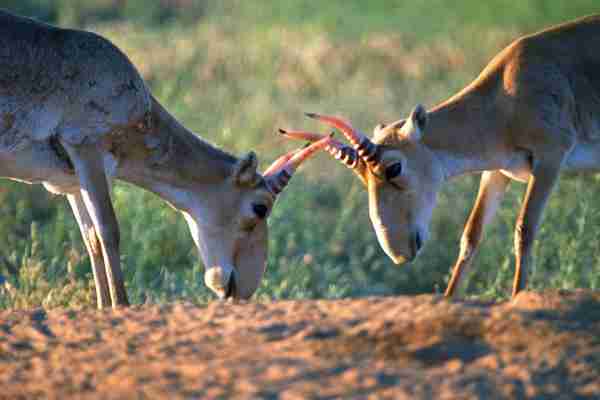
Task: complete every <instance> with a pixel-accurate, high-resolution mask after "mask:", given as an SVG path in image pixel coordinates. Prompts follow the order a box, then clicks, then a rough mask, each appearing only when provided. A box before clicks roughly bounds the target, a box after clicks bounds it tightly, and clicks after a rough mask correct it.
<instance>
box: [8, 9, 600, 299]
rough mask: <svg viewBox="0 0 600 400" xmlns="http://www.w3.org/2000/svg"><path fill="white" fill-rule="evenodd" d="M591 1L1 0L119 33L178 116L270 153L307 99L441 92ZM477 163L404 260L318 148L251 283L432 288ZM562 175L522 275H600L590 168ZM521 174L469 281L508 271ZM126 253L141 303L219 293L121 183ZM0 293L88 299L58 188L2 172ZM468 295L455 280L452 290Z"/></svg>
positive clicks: (366, 103)
mask: <svg viewBox="0 0 600 400" xmlns="http://www.w3.org/2000/svg"><path fill="white" fill-rule="evenodd" d="M599 6H600V4H599V3H598V1H597V0H571V1H568V2H553V1H541V0H528V1H524V0H523V1H519V2H514V1H501V0H488V1H485V2H483V1H475V0H467V1H459V2H448V1H442V0H434V1H427V2H425V1H418V2H415V1H392V0H387V1H383V0H371V1H369V2H366V1H359V0H346V1H342V0H335V1H334V0H330V1H327V2H316V1H308V0H297V1H292V0H288V1H286V0H279V1H271V0H263V1H260V2H251V1H241V0H221V1H216V0H215V1H194V0H152V1H151V0H86V1H77V0H55V1H51V0H2V1H0V7H3V8H5V9H8V10H10V11H13V12H16V13H20V14H23V15H28V16H32V17H35V18H38V19H40V20H43V21H47V22H50V23H54V24H59V25H61V26H65V27H76V28H83V29H88V30H92V31H95V32H97V33H100V34H101V35H104V36H106V37H107V38H109V39H110V40H111V41H113V42H114V43H115V44H116V45H117V46H118V47H120V48H121V49H122V50H123V51H124V52H125V53H126V54H127V55H128V56H129V57H130V58H131V60H132V61H133V63H134V64H135V65H136V66H137V67H138V69H139V70H140V72H141V73H142V75H143V76H144V78H145V79H146V80H147V82H148V83H149V85H150V87H151V88H152V91H153V92H154V93H155V95H156V96H157V97H158V98H159V99H160V100H161V102H162V103H163V104H164V105H165V106H166V107H167V108H168V109H169V110H170V111H171V112H172V113H173V114H175V115H176V116H177V117H178V118H179V119H180V120H181V121H182V122H183V123H184V124H185V125H186V126H187V127H189V128H190V129H192V130H193V131H195V132H197V133H198V134H199V135H201V136H202V137H204V138H206V139H208V140H210V141H212V142H213V143H215V144H217V145H218V146H219V147H221V148H224V149H226V150H228V151H229V152H232V153H234V154H237V155H239V154H242V153H243V152H246V151H248V150H255V151H256V152H257V153H258V154H259V157H260V160H261V166H262V168H265V167H266V166H267V165H268V164H269V162H270V161H272V160H273V159H274V158H275V157H276V156H277V155H279V154H281V153H282V151H284V150H287V149H291V148H293V147H294V145H297V143H290V142H288V141H286V140H284V139H281V138H279V137H277V135H276V134H275V131H276V128H277V127H279V126H281V127H306V128H311V129H317V128H320V127H319V126H318V125H316V124H315V123H314V122H311V121H310V120H307V119H305V118H303V114H302V113H303V112H304V111H318V112H323V113H337V114H341V115H345V116H347V117H349V118H351V120H352V121H353V123H354V124H355V125H356V126H358V127H360V128H362V129H364V130H366V131H370V130H371V128H372V127H373V126H374V125H375V124H376V123H378V122H382V121H387V122H389V121H392V120H396V119H398V118H400V117H403V116H406V115H407V114H408V112H409V111H410V110H411V109H412V107H413V106H414V105H415V104H416V103H418V102H420V103H423V104H425V105H426V106H427V107H431V106H433V105H435V104H436V103H437V102H440V101H442V100H444V99H445V98H447V97H449V96H450V95H451V94H453V93H454V92H456V91H457V90H458V89H460V88H462V87H463V86H465V85H466V84H467V83H469V82H470V81H471V80H472V79H474V78H475V77H476V76H477V74H478V73H479V71H480V70H481V69H482V68H483V66H484V65H485V64H486V62H487V61H488V60H489V59H490V58H491V57H492V56H493V55H494V54H496V53H497V52H498V51H499V50H500V49H502V48H503V47H504V46H505V45H507V44H508V43H510V42H511V41H512V40H513V39H514V38H515V37H517V36H519V35H520V34H523V33H526V32H532V31H535V30H539V29H542V28H544V27H547V26H548V25H551V24H555V23H559V22H562V21H566V20H569V19H572V18H575V17H580V16H583V15H588V14H591V13H594V12H596V11H598V8H599ZM478 178H479V177H478V176H466V177H463V178H460V179H457V180H455V181H454V182H453V183H452V184H449V185H447V186H446V188H445V190H444V191H443V193H442V195H441V197H440V199H439V205H438V208H437V210H436V212H435V214H434V219H433V223H432V226H431V229H432V237H431V240H430V241H429V242H428V244H427V246H426V247H425V250H424V252H423V253H422V255H421V257H420V258H419V259H418V261H416V262H415V263H413V264H411V265H403V266H395V265H394V264H393V263H392V262H391V261H389V260H388V259H387V258H386V256H385V254H384V253H383V251H382V250H381V249H380V248H379V246H378V244H377V241H376V238H375V235H374V233H373V231H372V228H371V225H370V222H369V219H368V215H367V199H366V195H365V193H364V190H363V189H362V187H361V186H360V184H359V182H358V180H357V179H355V178H354V176H353V175H352V174H351V173H350V171H348V170H346V169H345V168H344V167H342V166H341V165H338V164H337V163H336V162H335V161H334V160H331V159H329V158H328V157H326V156H325V155H320V156H319V157H317V158H316V159H314V160H313V161H312V162H310V163H309V164H307V165H305V166H304V167H303V168H302V170H301V173H299V174H297V176H296V177H294V180H293V181H292V184H291V185H290V188H289V189H288V190H287V191H286V192H285V194H284V195H283V196H282V197H281V198H280V199H279V200H278V203H277V207H276V209H275V211H274V213H273V216H272V218H271V219H270V226H271V232H272V234H271V243H270V258H269V266H268V272H267V274H266V278H265V279H264V282H263V284H262V286H261V288H260V289H259V291H258V293H257V295H256V297H255V298H257V299H259V300H271V299H289V298H294V299H295V298H334V297H347V296H366V295H392V294H414V293H431V292H439V291H442V290H443V289H444V287H445V285H446V282H447V279H448V276H449V271H450V267H451V266H452V264H453V262H454V260H455V257H456V255H457V253H458V243H459V238H460V234H461V232H462V227H463V224H464V222H465V220H466V218H467V216H468V212H469V210H470V208H471V206H472V203H473V201H474V199H475V195H476V192H477V185H478ZM597 180H598V179H597V177H596V176H594V175H581V176H564V177H563V178H562V180H561V182H560V185H559V188H558V190H557V191H556V193H555V194H554V195H553V196H552V199H551V201H550V204H549V207H548V209H547V211H546V214H545V220H544V222H543V225H542V228H541V232H540V234H539V240H538V241H537V242H536V246H535V250H534V257H535V262H534V268H533V270H532V271H531V275H530V276H531V279H530V287H531V288H532V289H541V288H546V287H554V288H572V287H589V288H598V287H600V265H599V264H600V241H599V232H600V230H598V229H597V226H598V225H599V223H600V207H597V206H596V205H595V204H594V203H595V201H594V198H598V197H599V195H600V184H598V183H597V182H596V181H597ZM523 189H524V186H523V185H521V184H517V183H513V184H512V185H511V190H510V192H509V194H508V196H507V197H506V199H505V201H504V203H503V207H502V208H501V210H500V211H499V213H498V216H497V218H496V220H495V221H494V223H493V224H492V225H491V226H489V227H488V229H487V234H486V239H485V241H484V243H483V246H482V249H481V251H480V254H479V255H478V258H477V261H476V268H475V269H474V273H473V274H472V275H471V276H470V278H469V280H468V285H467V292H466V293H468V294H469V295H478V296H489V297H502V296H505V295H506V294H507V293H508V288H509V287H510V282H511V279H512V273H513V254H512V231H513V226H514V221H515V218H516V213H517V210H518V207H519V205H520V202H521V196H522V193H523ZM114 201H115V203H116V209H117V213H118V217H119V221H120V226H121V231H122V260H123V268H124V272H125V276H126V278H127V288H128V292H129V295H130V298H131V300H132V301H133V302H135V303H144V302H159V301H170V300H174V299H182V298H183V299H187V300H190V301H194V302H198V303H202V302H205V301H207V300H209V299H211V298H213V297H212V295H211V294H210V293H209V291H208V290H207V289H206V288H205V287H204V285H203V283H202V266H201V265H200V264H199V259H198V257H197V255H196V250H195V248H194V247H193V245H192V241H191V238H190V235H189V233H188V231H187V227H186V226H185V224H184V221H183V218H181V217H180V216H179V215H178V214H176V213H175V212H174V211H172V210H171V209H170V208H169V207H167V206H166V205H165V204H164V203H162V202H161V200H160V199H158V198H157V197H155V196H154V195H151V194H149V193H146V192H144V191H142V190H141V189H138V188H135V187H132V186H128V185H125V184H117V185H116V186H115V189H114ZM0 238H2V240H3V243H2V246H1V247H0V274H1V275H4V276H5V277H6V278H7V283H6V284H5V285H4V287H2V288H1V289H0V308H11V307H31V306H37V305H43V306H46V307H52V306H93V305H94V301H95V294H94V290H93V282H92V277H91V272H90V265H89V260H88V257H87V254H86V252H85V249H84V246H83V242H82V241H81V239H80V236H79V231H78V229H77V227H76V223H75V220H74V218H73V216H72V215H71V212H70V209H69V208H68V205H67V203H66V201H65V200H64V199H62V198H60V197H56V196H52V195H50V194H48V193H46V192H45V190H44V189H43V188H42V187H40V186H28V185H23V184H18V183H12V182H11V181H8V180H1V181H0ZM463 294H464V292H463Z"/></svg>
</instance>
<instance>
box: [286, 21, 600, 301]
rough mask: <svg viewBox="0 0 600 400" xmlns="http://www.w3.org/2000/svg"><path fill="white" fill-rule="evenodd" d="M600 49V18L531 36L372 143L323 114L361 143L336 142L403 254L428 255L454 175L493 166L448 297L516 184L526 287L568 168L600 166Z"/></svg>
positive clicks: (385, 240)
mask: <svg viewBox="0 0 600 400" xmlns="http://www.w3.org/2000/svg"><path fill="white" fill-rule="evenodd" d="M599 49H600V16H590V17H585V18H582V19H579V20H576V21H573V22H569V23H565V24H563V25H559V26H556V27H553V28H550V29H547V30H544V31H542V32H539V33H536V34H533V35H529V36H524V37H522V38H520V39H518V40H516V41H514V42H513V43H512V44H510V45H509V46H508V47H507V48H505V49H504V50H502V51H501V52H500V53H499V54H498V55H497V56H496V57H494V58H493V59H492V61H491V62H490V63H489V64H488V65H487V66H486V67H485V68H484V70H483V71H482V72H481V74H480V75H479V77H478V78H477V79H476V80H475V81H474V82H472V83H471V84H470V85H468V86H467V87H466V88H464V89H463V90H462V91H460V92H459V93H457V94H456V95H454V96H453V97H451V98H450V99H448V100H446V101H444V102H442V103H441V104H439V105H437V106H436V107H434V108H433V109H431V110H430V111H426V110H425V109H424V108H423V107H422V106H420V105H419V106H417V107H416V108H415V109H414V111H413V112H412V113H411V115H410V116H409V118H408V119H406V120H404V119H403V120H399V121H397V122H394V123H392V124H388V125H386V124H380V125H378V126H377V127H376V128H375V132H374V138H373V140H370V139H369V138H367V137H366V136H365V135H363V134H362V133H360V132H359V131H357V130H356V129H354V128H352V126H351V125H350V124H349V123H348V122H346V121H344V120H342V119H339V118H335V117H327V116H320V115H314V117H315V118H318V119H320V120H321V121H323V122H325V123H328V124H329V125H333V126H335V127H337V128H339V129H340V130H342V132H344V133H345V135H346V137H347V138H348V139H349V140H350V142H351V144H352V146H347V145H344V144H342V143H340V142H335V143H331V144H330V145H329V146H328V147H327V149H328V150H329V152H330V153H331V154H333V155H334V156H336V157H337V158H339V159H341V160H342V161H343V162H344V163H345V164H346V165H347V166H349V167H351V168H352V169H353V170H354V172H356V173H357V175H358V176H359V177H360V178H361V180H362V181H363V182H364V183H365V185H366V186H367V190H368V192H369V210H370V218H371V221H372V223H373V226H374V228H375V231H376V233H377V238H378V240H379V243H380V244H381V246H382V247H383V249H384V251H385V252H386V253H387V254H388V255H389V256H390V257H391V259H392V260H393V261H395V262H396V263H402V262H404V261H406V260H412V259H413V258H414V257H416V256H417V254H418V252H419V250H420V248H421V247H422V244H423V243H424V242H425V240H426V239H427V236H428V225H429V222H430V219H431V212H432V210H433V208H434V206H435V202H436V195H437V193H438V191H439V190H440V187H441V185H442V184H443V183H444V182H445V181H447V180H449V179H450V178H452V177H455V176H459V175H463V174H466V173H475V172H483V173H482V177H481V183H480V187H479V194H478V196H477V200H476V202H475V206H474V208H473V210H472V211H471V214H470V216H469V219H468V221H467V223H466V226H465V229H464V232H463V235H462V238H461V245H460V253H459V256H458V260H457V261H456V264H455V266H454V269H453V273H452V278H451V280H450V282H449V285H448V288H447V290H446V295H447V296H452V294H453V293H454V292H455V289H456V287H457V286H458V285H459V282H460V278H461V276H462V272H463V270H465V269H467V268H468V267H470V266H471V264H472V262H473V258H474V255H475V253H476V252H477V249H478V246H479V243H480V241H481V238H482V235H483V230H484V226H485V225H486V224H487V223H488V222H489V221H490V220H491V219H492V217H493V215H494V214H495V211H496V209H497V207H498V205H499V203H500V201H501V199H502V197H503V194H504V192H505V190H506V188H507V186H508V183H509V182H510V180H516V181H519V182H524V183H526V184H527V189H526V192H525V196H524V199H523V203H522V206H521V210H520V213H519V216H518V219H517V222H516V226H515V236H514V249H515V256H516V271H515V277H514V281H513V288H512V294H513V296H514V295H516V294H517V293H518V292H519V291H520V290H522V289H524V288H525V286H526V279H527V268H528V264H529V263H530V253H531V249H532V244H533V241H534V238H535V235H536V232H537V230H538V227H539V224H540V221H541V217H542V212H543V210H544V207H545V205H546V201H547V199H548V197H549V195H550V193H551V192H552V190H553V188H554V186H555V184H556V182H557V180H558V176H559V173H560V172H561V171H565V170H577V171H581V170H597V169H599V168H600V51H599ZM283 133H285V134H287V135H288V136H290V137H295V138H303V139H310V140H319V139H320V138H321V136H319V135H317V134H311V133H310V132H303V131H284V132H283Z"/></svg>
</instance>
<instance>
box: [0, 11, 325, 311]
mask: <svg viewBox="0 0 600 400" xmlns="http://www.w3.org/2000/svg"><path fill="white" fill-rule="evenodd" d="M327 140H328V139H325V140H324V141H322V142H321V143H320V144H317V145H316V146H314V144H313V145H311V146H310V147H308V148H304V149H302V150H300V151H298V152H292V153H289V154H287V155H285V156H282V157H281V158H279V159H278V160H277V161H276V162H275V163H274V164H273V165H272V166H271V167H270V168H269V169H268V170H267V171H266V172H265V173H264V174H263V175H261V174H259V173H258V172H257V170H256V168H257V159H256V156H255V155H254V153H249V154H248V155H246V156H244V157H242V158H240V159H238V158H236V157H234V156H232V155H230V154H228V153H226V152H223V151H221V150H219V149H217V148H215V147H213V146H211V145H210V144H208V143H206V142H204V141H203V140H201V139H200V138H198V137H197V136H196V135H195V134H193V133H191V132H190V131H188V130H187V129H186V128H184V127H183V126H182V125H180V124H179V123H178V122H177V121H176V120H175V118H173V117H172V116H171V115H170V114H169V113H168V112H167V111H166V110H165V109H164V108H163V107H162V106H161V105H160V104H159V102H158V101H157V100H156V99H155V98H154V97H153V96H152V95H151V93H150V91H149V90H148V88H147V87H146V85H145V83H144V81H143V80H142V78H141V77H140V75H139V73H138V71H137V70H136V69H135V67H134V66H133V65H132V64H131V62H130V61H129V60H128V58H127V57H126V56H125V55H124V54H123V53H121V52H120V51H119V50H118V49H117V48H116V47H115V46H114V45H113V44H111V43H110V42H109V41H108V40H106V39H104V38H102V37H100V36H98V35H96V34H93V33H90V32H85V31H80V30H70V29H60V28H57V27H53V26H50V25H46V24H43V23H39V22H37V21H34V20H32V19H28V18H24V17H19V16H15V15H12V14H9V13H6V12H3V11H0V176H1V177H6V178H10V179H13V180H17V181H23V182H27V183H42V184H43V185H44V186H45V187H46V189H48V190H49V191H51V192H53V193H58V194H64V195H66V196H67V198H68V200H69V203H70V205H71V207H72V209H73V212H74V214H75V217H76V219H77V222H78V224H79V227H80V230H81V233H82V236H83V239H84V242H85V245H86V248H87V250H88V253H89V256H90V259H91V264H92V270H93V276H94V281H95V284H96V293H97V304H98V307H99V308H102V307H105V306H108V305H110V304H112V306H113V307H114V306H117V305H127V304H128V300H127V294H126V291H125V286H124V283H123V278H122V272H121V267H120V261H119V227H118V223H117V219H116V217H115V213H114V210H113V207H112V203H111V198H110V182H111V180H112V179H114V178H116V179H122V180H124V181H127V182H130V183H132V184H135V185H137V186H139V187H142V188H144V189H147V190H149V191H151V192H154V193H156V194H157V195H158V196H160V197H162V198H163V199H164V200H166V201H167V202H168V203H169V204H170V205H171V206H173V207H174V208H176V209H177V210H179V211H181V213H182V214H183V215H184V217H185V219H186V221H187V223H188V225H189V228H190V231H191V234H192V237H193V239H194V242H195V244H196V246H197V248H198V250H199V252H200V255H201V257H202V261H203V263H204V265H205V268H206V271H205V275H204V280H205V283H206V285H207V286H208V287H209V288H211V289H212V290H213V291H214V292H215V293H216V294H217V295H219V296H220V297H234V298H248V297H250V296H252V294H253V293H254V291H255V290H256V288H257V287H258V285H259V283H260V280H261V277H262V275H263V273H264V269H265V260H266V257H267V224H266V218H267V217H268V215H269V214H270V211H271V209H272V207H273V203H274V201H275V199H276V196H277V194H278V193H279V192H280V191H281V190H282V189H283V187H284V186H285V185H286V184H287V182H288V180H289V178H290V177H291V174H292V173H293V172H294V170H295V169H296V168H297V167H298V165H299V164H300V163H301V162H302V161H303V160H304V159H306V158H307V157H308V156H310V155H311V154H312V153H313V152H314V151H316V149H318V148H319V146H322V145H324V144H325V142H326V141H327Z"/></svg>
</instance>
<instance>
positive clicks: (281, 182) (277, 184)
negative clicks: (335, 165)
mask: <svg viewBox="0 0 600 400" xmlns="http://www.w3.org/2000/svg"><path fill="white" fill-rule="evenodd" d="M331 140H332V139H331V137H329V136H324V137H320V138H316V140H314V141H311V142H312V143H309V144H307V145H306V146H304V147H303V148H301V149H297V150H293V151H290V152H289V153H287V154H284V155H282V156H281V157H279V158H278V159H276V160H275V161H274V162H273V163H272V164H271V165H270V166H269V168H267V169H266V170H265V172H264V173H263V177H264V179H265V182H266V184H267V188H268V189H269V191H270V192H271V193H272V194H273V195H274V196H277V195H278V194H279V193H281V192H282V191H283V189H285V187H286V186H287V184H288V183H289V181H290V179H291V178H292V176H293V175H294V172H296V170H297V169H298V167H300V165H301V164H302V163H303V162H304V161H306V160H308V159H309V158H310V157H311V156H312V155H313V154H315V153H316V152H317V151H319V150H321V149H324V148H326V147H327V146H329V145H330V142H331Z"/></svg>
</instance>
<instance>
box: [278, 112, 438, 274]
mask: <svg viewBox="0 0 600 400" xmlns="http://www.w3.org/2000/svg"><path fill="white" fill-rule="evenodd" d="M307 116H309V117H311V118H314V119H317V120H319V121H321V122H323V123H325V124H327V125H329V126H331V127H334V128H336V129H338V130H340V131H341V132H342V133H343V134H344V136H345V137H346V139H347V140H348V141H349V142H350V145H346V144H343V143H341V142H339V141H336V140H334V139H331V140H330V141H328V142H327V143H326V145H325V147H324V149H325V150H327V151H328V152H329V153H330V154H331V155H332V156H334V157H335V158H336V159H338V160H340V161H341V162H342V163H343V164H344V165H346V166H347V167H349V168H350V169H352V171H353V172H354V173H355V174H356V175H357V176H358V177H359V178H360V180H361V181H362V182H363V184H364V185H365V186H366V188H367V191H368V193H369V217H370V219H371V222H372V224H373V227H374V229H375V232H376V234H377V240H378V241H379V244H380V245H381V247H382V248H383V250H384V251H385V253H386V254H387V255H388V256H389V257H390V258H391V259H392V261H394V263H396V264H402V263H404V262H406V261H412V260H413V259H414V258H415V257H416V256H417V254H418V253H419V251H420V249H421V248H422V246H423V244H424V243H425V241H426V240H427V238H428V236H429V229H428V227H429V223H430V220H431V214H432V211H433V208H434V206H435V202H436V197H437V193H438V191H439V188H440V186H441V183H442V180H443V173H442V169H441V167H440V165H439V163H438V162H437V160H436V159H435V157H434V155H433V153H432V152H431V151H430V150H429V149H428V148H427V147H426V146H425V145H424V144H423V142H422V136H423V131H424V129H425V126H426V124H427V111H426V110H425V109H424V108H423V107H422V106H421V105H418V106H417V107H416V108H415V109H414V110H413V111H412V113H411V114H410V116H409V118H408V119H406V120H399V121H396V122H394V123H392V124H389V125H385V124H379V125H377V126H376V127H375V130H374V137H373V139H369V138H368V137H367V136H366V135H365V134H363V133H361V132H360V131H359V130H357V129H355V128H354V127H352V125H351V124H350V123H349V122H347V121H345V120H344V119H342V118H338V117H331V116H326V115H318V114H307ZM280 133H282V134H283V135H285V136H287V137H291V138H296V139H303V140H309V141H313V142H316V141H319V140H323V136H322V135H319V134H315V133H311V132H305V131H288V130H280Z"/></svg>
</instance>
